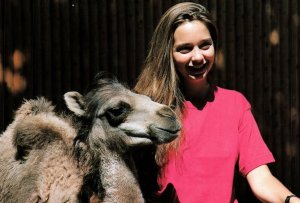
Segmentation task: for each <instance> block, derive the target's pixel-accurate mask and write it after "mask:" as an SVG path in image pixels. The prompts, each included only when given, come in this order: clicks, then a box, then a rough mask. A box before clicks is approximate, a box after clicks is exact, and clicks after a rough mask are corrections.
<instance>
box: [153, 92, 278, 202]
mask: <svg viewBox="0 0 300 203" xmlns="http://www.w3.org/2000/svg"><path fill="white" fill-rule="evenodd" d="M185 107H186V111H185V114H184V119H183V126H184V129H183V130H184V134H185V139H184V141H183V143H182V145H181V148H180V153H179V154H180V155H179V156H176V157H175V156H174V155H172V154H170V159H169V162H168V164H167V165H166V166H165V167H164V168H163V170H162V172H163V173H162V174H163V175H162V177H161V178H160V179H159V183H160V184H161V186H162V190H164V188H165V187H166V186H167V184H168V183H171V184H173V186H174V187H175V189H176V191H177V195H178V198H179V200H180V202H181V203H201V202H206V203H210V202H211V203H216V202H218V203H222V202H224V203H225V202H226V203H229V202H237V200H235V198H234V195H233V178H234V170H235V165H236V164H238V167H239V171H240V173H241V174H242V175H244V176H245V175H247V173H248V172H250V171H251V170H252V169H255V168H256V167H258V166H260V165H263V164H267V163H270V162H274V158H273V156H272V154H271V152H270V151H269V149H268V147H267V146H266V144H265V143H264V141H263V139H262V137H261V134H260V132H259V129H258V127H257V124H256V122H255V120H254V118H253V115H252V113H251V106H250V104H249V103H248V101H247V100H246V99H245V97H244V96H243V95H242V94H240V93H239V92H236V91H232V90H227V89H223V88H219V87H218V89H217V91H216V92H215V99H214V101H213V102H208V103H207V104H206V106H205V107H204V108H203V109H202V110H198V109H197V108H196V107H194V106H193V104H192V103H191V102H189V101H186V102H185Z"/></svg>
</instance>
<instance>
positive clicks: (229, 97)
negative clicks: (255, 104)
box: [215, 86, 250, 108]
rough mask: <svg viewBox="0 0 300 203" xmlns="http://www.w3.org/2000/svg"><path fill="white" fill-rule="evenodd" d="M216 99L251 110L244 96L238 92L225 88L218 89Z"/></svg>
mask: <svg viewBox="0 0 300 203" xmlns="http://www.w3.org/2000/svg"><path fill="white" fill-rule="evenodd" d="M215 97H216V99H217V100H220V101H221V102H225V101H226V103H233V104H234V105H242V106H244V107H246V108H250V104H249V102H248V100H247V99H246V97H245V96H244V94H242V93H241V92H239V91H237V90H232V89H227V88H223V87H218V86H217V88H216V92H215Z"/></svg>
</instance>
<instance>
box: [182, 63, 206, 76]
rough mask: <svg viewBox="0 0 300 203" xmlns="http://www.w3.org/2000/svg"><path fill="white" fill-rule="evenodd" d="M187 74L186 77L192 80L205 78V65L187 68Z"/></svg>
mask: <svg viewBox="0 0 300 203" xmlns="http://www.w3.org/2000/svg"><path fill="white" fill-rule="evenodd" d="M187 72H188V76H189V77H190V78H191V79H193V80H196V79H199V78H205V77H206V75H207V72H208V69H207V63H206V64H202V65H201V66H188V67H187Z"/></svg>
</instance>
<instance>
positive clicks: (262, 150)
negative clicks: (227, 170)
mask: <svg viewBox="0 0 300 203" xmlns="http://www.w3.org/2000/svg"><path fill="white" fill-rule="evenodd" d="M241 101H242V106H243V108H242V111H241V112H242V113H241V119H240V122H239V126H238V133H239V170H240V172H241V174H242V175H244V176H246V175H247V174H248V173H249V172H250V171H251V170H253V169H255V168H257V167H259V166H261V165H264V164H268V163H271V162H274V161H275V160H274V157H273V155H272V153H271V152H270V150H269V149H268V147H267V145H266V144H265V142H264V140H263V138H262V136H261V133H260V131H259V129H258V126H257V123H256V121H255V119H254V117H253V114H252V112H251V106H250V104H249V103H248V101H247V100H246V99H245V98H244V97H243V98H242V99H241Z"/></svg>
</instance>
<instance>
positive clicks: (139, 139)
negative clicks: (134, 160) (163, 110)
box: [126, 126, 180, 145]
mask: <svg viewBox="0 0 300 203" xmlns="http://www.w3.org/2000/svg"><path fill="white" fill-rule="evenodd" d="M179 131H180V127H177V128H175V129H166V128H161V127H157V126H150V128H149V131H148V132H147V133H130V132H127V133H126V134H127V136H128V137H127V139H126V141H128V142H130V143H131V144H134V145H135V144H162V143H167V142H170V141H172V140H174V139H175V138H176V137H177V136H178V132H179Z"/></svg>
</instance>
